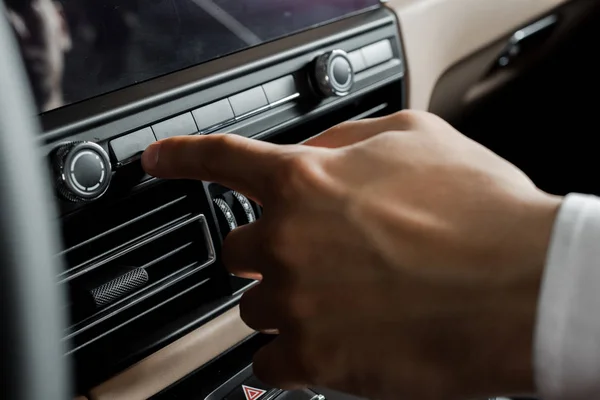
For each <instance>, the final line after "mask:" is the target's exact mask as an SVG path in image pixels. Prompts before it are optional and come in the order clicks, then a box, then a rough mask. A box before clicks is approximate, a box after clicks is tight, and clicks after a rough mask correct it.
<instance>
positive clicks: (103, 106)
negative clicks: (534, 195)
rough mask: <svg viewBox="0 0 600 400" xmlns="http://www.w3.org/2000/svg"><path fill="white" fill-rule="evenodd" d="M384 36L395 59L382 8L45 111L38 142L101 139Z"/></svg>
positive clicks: (390, 18)
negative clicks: (146, 81) (334, 51)
mask: <svg viewBox="0 0 600 400" xmlns="http://www.w3.org/2000/svg"><path fill="white" fill-rule="evenodd" d="M386 38H389V39H391V40H392V44H393V47H394V51H395V56H396V57H399V58H401V56H402V54H401V52H400V41H399V39H398V26H397V23H396V18H395V16H394V14H393V13H392V12H391V11H390V10H387V9H385V8H382V9H379V10H376V11H372V12H369V13H366V14H362V15H358V16H355V17H352V18H349V19H346V20H342V21H339V22H336V23H333V24H331V25H327V26H324V27H321V28H317V29H314V30H311V31H307V32H304V33H302V34H299V35H296V36H292V37H289V38H285V39H282V40H280V41H276V42H272V43H268V44H266V45H263V46H259V47H256V48H253V49H250V50H248V51H246V52H244V53H240V54H234V55H232V56H229V57H224V58H222V59H219V60H215V61H212V62H210V63H207V64H204V65H202V66H199V67H195V68H190V69H188V70H185V71H182V72H180V73H175V74H172V75H169V76H165V77H162V78H158V79H155V80H153V81H151V82H148V83H144V84H140V85H137V86H134V87H131V88H128V89H124V90H121V91H118V92H115V93H111V94H108V95H105V96H101V97H99V98H95V99H91V100H89V101H86V102H83V103H80V104H75V105H72V106H68V107H65V108H64V109H60V110H56V111H54V112H50V113H48V114H45V115H43V116H42V123H43V125H44V127H45V130H46V131H47V133H46V135H44V136H43V137H42V138H41V140H43V141H44V142H45V143H51V142H53V141H55V140H59V139H61V138H65V137H66V136H71V137H73V135H75V136H74V137H75V138H77V139H79V140H94V141H103V140H107V139H109V138H111V137H114V136H115V135H119V134H120V133H121V134H124V133H127V132H129V131H133V130H137V129H139V128H141V127H143V126H147V125H150V124H153V123H155V122H156V121H160V120H163V119H166V118H169V117H171V116H174V115H178V114H180V113H181V112H183V111H188V110H192V109H195V108H198V107H200V106H202V105H205V104H209V103H211V102H213V101H216V100H219V99H222V98H225V97H228V96H231V95H233V94H235V93H239V92H240V91H243V90H245V89H250V88H253V87H256V86H258V85H262V84H265V83H267V82H269V81H271V80H273V79H277V78H279V77H282V76H285V75H289V74H296V73H298V71H303V70H304V69H305V67H306V66H307V65H308V64H309V63H310V62H311V61H312V60H313V59H314V58H315V57H316V56H317V55H318V54H320V53H322V52H324V51H328V50H333V49H336V48H341V49H344V50H346V51H353V50H355V49H358V48H361V47H363V46H366V45H369V44H372V43H375V42H377V41H380V40H383V39H386Z"/></svg>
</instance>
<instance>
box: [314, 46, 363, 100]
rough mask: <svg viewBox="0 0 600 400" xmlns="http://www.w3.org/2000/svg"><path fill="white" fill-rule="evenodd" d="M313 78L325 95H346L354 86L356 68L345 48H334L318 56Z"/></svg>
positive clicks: (321, 92)
mask: <svg viewBox="0 0 600 400" xmlns="http://www.w3.org/2000/svg"><path fill="white" fill-rule="evenodd" d="M313 79H314V83H315V86H316V87H317V89H318V91H319V92H320V94H322V95H323V96H326V97H332V96H345V95H347V94H348V93H350V91H351V90H352V87H353V86H354V68H353V67H352V63H351V62H350V58H349V57H348V54H347V53H346V52H345V51H343V50H334V51H330V52H328V53H325V54H322V55H320V56H319V57H317V59H316V60H315V63H314V72H313Z"/></svg>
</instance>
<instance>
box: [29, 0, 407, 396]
mask: <svg viewBox="0 0 600 400" xmlns="http://www.w3.org/2000/svg"><path fill="white" fill-rule="evenodd" d="M134 3H135V4H137V2H131V4H134ZM156 3H157V4H160V5H163V3H167V2H160V1H159V2H156ZM192 3H198V4H204V3H207V2H203V1H200V0H198V1H192ZM215 3H216V4H217V5H219V7H216V8H215V7H212V6H211V7H205V8H203V12H205V13H208V14H210V13H211V12H212V13H214V14H210V16H211V18H212V19H214V20H217V21H218V22H219V24H220V25H219V26H227V27H228V29H229V30H231V31H233V32H238V33H239V35H238V36H240V37H242V38H245V40H246V41H247V43H246V44H245V45H244V46H239V49H235V51H230V50H232V49H227V51H221V53H219V54H220V55H219V56H214V55H211V56H210V57H207V58H210V60H207V61H202V63H199V64H198V65H192V66H188V67H185V68H179V69H178V70H176V71H175V72H168V73H163V74H162V75H161V74H158V73H156V72H153V75H152V76H151V77H150V76H149V77H146V78H147V79H145V80H144V79H142V78H141V77H139V76H135V73H134V72H135V68H133V69H130V70H128V73H127V74H125V73H123V71H124V70H123V68H121V69H118V71H121V72H120V73H119V74H117V78H118V79H117V81H118V80H119V79H121V80H126V79H129V80H130V81H131V82H129V81H128V82H127V83H128V85H127V87H125V88H116V89H114V88H111V87H109V86H106V85H105V86H102V87H101V85H100V82H101V79H100V78H97V79H96V80H94V82H93V83H94V84H93V85H92V84H90V82H91V81H90V80H85V79H83V78H82V77H84V76H86V75H85V74H84V72H85V70H86V69H89V71H90V72H89V73H90V74H94V76H96V77H103V76H105V75H106V76H110V74H111V73H113V74H114V70H111V69H110V68H100V69H99V68H98V65H97V64H94V63H91V64H89V65H88V64H86V65H85V66H82V63H83V64H85V61H86V60H92V59H93V57H92V56H89V57H88V58H85V57H82V58H78V59H77V62H72V63H71V64H69V63H67V64H66V65H65V66H64V67H63V69H64V77H65V78H63V87H64V88H66V89H65V90H64V93H63V94H70V98H67V97H66V96H63V98H62V99H61V100H62V103H61V104H60V105H59V106H58V107H55V106H52V102H51V101H49V100H48V99H49V96H46V97H44V96H42V99H40V98H38V104H39V106H40V111H41V114H40V120H41V123H42V126H43V130H44V134H43V135H42V136H41V137H39V144H40V147H41V148H42V149H43V151H44V153H45V154H46V155H47V157H48V179H51V180H52V181H53V183H54V185H55V188H56V207H57V209H58V210H59V214H60V221H59V223H60V227H61V229H62V235H63V237H62V239H63V248H62V251H61V253H60V254H58V255H57V256H60V257H61V258H62V259H63V260H64V270H63V272H62V273H61V274H60V275H59V276H57V277H56V280H57V284H59V285H62V286H63V287H64V288H65V289H66V290H67V291H68V293H69V294H70V296H69V299H70V301H69V303H68V304H66V305H65V310H66V311H67V312H68V314H69V315H70V326H69V327H68V329H67V330H66V331H65V332H64V340H65V341H66V342H67V344H68V347H69V349H70V350H69V352H68V354H67V355H66V356H68V357H71V358H72V359H73V361H74V375H75V377H76V381H77V385H78V388H77V389H78V391H79V393H81V394H88V395H89V394H90V393H95V392H94V388H95V387H97V386H98V385H101V384H102V383H103V382H105V381H107V380H109V379H111V377H114V376H116V375H118V374H119V373H121V372H123V371H126V370H128V369H129V368H130V367H131V366H133V365H136V364H137V363H139V362H140V361H142V360H144V359H147V358H148V357H149V356H151V355H152V354H154V353H156V352H157V351H159V350H161V349H164V348H165V347H168V346H171V345H173V344H174V343H177V342H178V341H180V340H184V339H185V338H186V337H189V335H190V334H192V333H193V332H195V331H196V330H197V329H199V328H201V327H203V326H207V325H208V324H210V323H211V322H212V321H215V320H217V319H218V318H219V317H222V316H223V315H225V314H226V313H228V312H230V311H231V310H232V309H234V307H235V306H236V305H237V302H238V301H239V299H240V297H241V295H242V294H243V293H244V291H245V290H247V289H248V288H250V287H251V286H252V285H254V284H255V282H252V281H249V280H245V279H240V278H236V277H233V276H230V275H229V274H228V273H227V272H226V271H225V269H224V268H223V266H222V265H221V263H220V252H221V244H222V242H223V240H224V238H225V237H226V235H227V234H228V233H229V232H230V231H232V230H233V229H236V228H237V227H239V226H242V225H245V224H250V223H253V222H254V221H255V220H257V219H259V218H260V216H261V208H260V207H259V206H258V205H257V204H255V203H253V202H252V201H250V200H249V199H247V198H246V197H244V196H243V195H241V194H239V193H236V192H233V191H231V190H229V189H228V188H225V187H222V186H220V185H218V184H214V183H208V182H195V181H161V180H157V179H154V178H151V177H150V176H147V175H146V174H145V173H144V172H143V171H142V168H141V165H140V155H141V153H142V152H143V150H144V149H145V148H146V147H147V146H148V145H150V144H151V143H153V142H155V141H157V140H161V139H165V138H168V137H173V136H182V135H210V134H213V133H215V132H227V133H229V134H235V135H242V136H245V137H249V138H253V139H256V140H265V141H269V142H273V143H280V144H291V143H301V142H303V141H304V140H306V139H308V138H310V137H312V136H314V135H317V134H319V133H320V132H322V131H324V130H326V129H328V128H330V127H332V126H334V125H336V124H338V123H341V122H344V121H349V120H358V119H363V118H367V117H377V116H382V115H386V114H389V113H392V112H395V111H398V110H400V109H402V108H403V107H404V98H405V86H404V77H405V63H404V59H403V54H402V46H401V39H400V37H399V28H398V22H397V20H396V18H395V15H394V14H393V13H392V12H391V11H390V10H388V9H387V8H385V7H382V6H380V5H378V4H372V5H369V4H367V3H369V2H368V1H367V2H363V3H365V4H363V6H362V7H359V9H357V10H354V11H353V12H349V13H344V16H343V18H340V17H339V16H338V17H337V18H331V19H330V20H327V21H326V22H323V23H316V22H315V21H313V22H315V23H313V22H311V24H309V25H310V26H307V27H304V26H303V25H302V26H301V25H299V26H298V29H296V30H295V31H294V32H293V33H290V34H286V35H276V34H273V35H272V36H268V35H266V34H263V37H266V38H267V39H268V40H260V41H256V40H255V41H254V42H253V35H254V36H259V37H260V33H256V32H257V30H256V29H254V30H252V29H249V32H246V33H244V32H245V31H244V29H243V28H244V26H241V27H240V26H237V25H236V23H235V21H236V20H238V21H239V20H240V19H241V18H240V17H239V16H238V18H237V19H236V18H234V17H236V15H235V12H233V11H230V12H229V13H226V14H227V15H229V17H227V16H226V15H224V14H222V13H219V10H221V11H223V10H225V11H227V4H230V3H228V2H225V1H224V2H215ZM219 3H221V4H219ZM258 3H260V2H257V4H258ZM335 3H336V2H335V1H334V2H332V4H335ZM371 3H377V2H376V1H375V2H371ZM127 4H130V3H127ZM68 5H69V2H66V5H65V7H67V6H68ZM236 10H237V9H236ZM67 11H68V13H67V15H75V14H76V13H77V12H81V10H78V9H76V7H72V9H70V10H67ZM105 11H106V10H104V11H103V10H99V11H98V12H105ZM359 11H360V12H359ZM143 12H146V11H139V13H142V17H143ZM69 13H71V14H69ZM77 15H79V14H77ZM148 18H149V17H148ZM182 18H183V17H182ZM228 18H229V19H228ZM80 20H81V19H80ZM124 21H125V22H126V21H127V19H126V18H125V19H124V20H123V21H121V22H124ZM292 21H296V22H298V21H297V20H295V19H293V18H292ZM269 24H270V22H269V20H265V21H264V22H263V23H262V25H260V26H265V25H269ZM248 25H251V24H246V28H247V27H248ZM111 26H112V28H111V29H114V30H119V29H121V25H119V24H116V22H115V23H114V24H113V25H111ZM181 26H182V25H181V24H180V25H179V28H180V29H183V28H181ZM179 28H178V29H179ZM160 29H164V27H158V28H157V30H160ZM207 29H208V28H207ZM211 29H212V28H211ZM82 32H85V30H82ZM124 32H126V31H124ZM211 32H213V35H212V36H211V37H210V40H209V41H208V42H209V43H208V46H209V47H210V46H215V47H218V46H222V44H223V43H222V42H223V41H224V39H223V37H222V36H219V35H220V34H218V32H217V31H215V29H212V30H211ZM96 35H97V36H96V37H95V40H96V41H100V42H99V43H101V44H102V43H104V42H102V40H104V41H107V43H108V44H106V46H112V47H111V49H112V50H111V52H110V54H113V53H114V54H117V53H118V52H123V51H125V50H123V49H121V48H120V47H119V43H117V42H110V41H108V39H107V38H102V37H101V35H100V36H98V35H99V33H98V32H96ZM185 35H186V31H185V30H183V31H182V32H181V33H180V35H179V36H178V37H177V38H176V40H183V41H185V40H186V36H185ZM190 35H192V34H191V33H190ZM192 36H193V35H192ZM120 37H122V38H123V39H122V40H124V41H125V40H129V41H133V42H131V43H134V42H135V38H129V37H128V36H126V35H125V34H124V33H123V34H122V35H121V36H120ZM271 37H273V39H271ZM126 38H127V39H126ZM72 40H75V39H72ZM174 40H175V39H174ZM190 40H192V39H190ZM194 40H195V39H194ZM111 43H112V44H111ZM186 43H188V42H186ZM194 43H195V45H197V46H198V47H201V44H200V43H196V42H194ZM248 43H252V45H250V44H248ZM188 44H189V43H188ZM166 46H167V49H168V48H169V45H168V44H167V45H166ZM99 48H100V49H102V47H99ZM181 48H182V47H178V45H177V44H176V43H175V42H173V53H175V55H174V56H173V57H176V56H177V55H176V53H177V52H176V51H175V50H177V49H181ZM136 49H137V48H136ZM190 49H192V50H193V49H194V46H191V47H190V48H187V50H186V51H192V50H190ZM211 49H212V47H211ZM71 51H74V52H76V51H78V50H77V47H76V46H74V47H73V50H71ZM136 51H137V50H136ZM165 51H166V50H165ZM215 51H216V50H215ZM114 54H113V55H114ZM122 54H127V57H134V56H135V54H131V53H129V52H128V53H122ZM136 54H137V53H136ZM138 57H141V56H139V55H138ZM157 57H160V54H159V55H157ZM184 58H185V57H184ZM134 61H135V60H134ZM150 61H152V60H150ZM150 61H148V60H147V62H148V63H150ZM163 61H164V60H163ZM119 62H124V61H123V60H121V59H118V58H115V59H114V60H112V61H111V62H110V63H109V64H106V65H109V66H112V67H115V68H116V65H118V63H119ZM129 62H131V60H130V61H129ZM135 62H138V61H135ZM77 63H79V64H77ZM165 63H168V60H167V61H165ZM106 65H105V66H106ZM77 68H79V69H77ZM77 71H79V72H77ZM82 71H84V72H82ZM132 71H133V72H132ZM138 72H139V71H138ZM32 74H33V73H31V74H30V76H33V75H32ZM69 74H72V75H69ZM78 74H79V75H78ZM142 75H143V74H142ZM32 79H33V78H32ZM107 81H108V79H106V80H104V81H102V82H107ZM123 83H124V82H121V83H120V85H121V86H123ZM129 83H133V85H131V84H129ZM86 85H87V86H86ZM115 85H116V84H115ZM34 86H35V85H34ZM86 88H87V89H86ZM84 89H85V90H88V91H89V92H90V94H93V95H94V97H91V98H90V96H88V97H87V98H83V96H82V95H81V93H82V92H85V90H84ZM34 92H36V90H35V87H34ZM268 340H269V337H267V336H264V335H261V334H253V333H250V334H248V335H246V336H244V338H243V340H240V341H238V343H235V345H234V346H233V347H231V348H227V349H224V350H223V351H222V352H220V353H219V354H218V355H217V356H216V357H213V358H211V359H210V361H209V362H208V363H206V364H204V365H202V366H201V368H199V369H196V370H195V371H190V372H191V373H190V374H188V375H187V376H186V377H184V378H183V379H178V380H177V381H176V382H173V383H172V384H170V385H166V387H164V388H161V390H160V391H159V392H158V393H156V395H155V398H158V399H180V398H186V399H192V398H193V399H196V398H197V399H210V400H217V399H222V398H227V399H233V398H239V399H242V400H243V399H244V398H245V399H246V400H257V399H258V398H261V399H265V400H266V399H268V398H275V397H278V396H279V397H278V398H282V397H281V396H282V395H283V396H284V397H289V396H292V397H294V396H296V398H299V399H303V398H306V399H313V400H316V399H320V398H322V397H323V396H324V395H323V394H322V393H321V392H320V391H319V390H318V389H314V390H311V391H306V392H302V393H295V392H292V393H291V394H285V393H283V394H282V392H281V391H278V390H277V389H274V388H267V387H263V386H261V385H262V384H261V383H260V382H256V381H253V378H252V373H251V366H250V365H251V359H252V354H253V353H254V352H255V351H256V349H258V348H259V347H260V346H262V345H263V344H265V343H267V341H268ZM206 346H208V347H210V346H211V344H210V343H206ZM248 388H250V389H248ZM90 397H91V398H103V397H102V396H100V395H97V396H93V395H90ZM104 398H109V397H104ZM114 398H119V397H118V396H117V397H114Z"/></svg>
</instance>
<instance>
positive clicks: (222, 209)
mask: <svg viewBox="0 0 600 400" xmlns="http://www.w3.org/2000/svg"><path fill="white" fill-rule="evenodd" d="M213 202H214V203H215V205H216V206H217V208H216V209H215V211H216V212H217V221H218V222H219V229H221V234H222V235H223V237H225V236H227V235H228V234H229V233H230V232H232V231H233V230H234V229H236V228H237V227H238V223H237V220H236V219H235V215H234V214H233V211H232V210H231V207H229V204H227V202H226V201H225V200H223V199H220V198H217V199H213Z"/></svg>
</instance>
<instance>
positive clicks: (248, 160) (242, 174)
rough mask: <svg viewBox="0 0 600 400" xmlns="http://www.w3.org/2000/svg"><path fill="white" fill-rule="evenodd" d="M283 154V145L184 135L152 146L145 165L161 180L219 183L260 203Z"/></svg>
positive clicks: (144, 156) (243, 139) (235, 136)
mask: <svg viewBox="0 0 600 400" xmlns="http://www.w3.org/2000/svg"><path fill="white" fill-rule="evenodd" d="M281 152H282V149H281V147H280V146H277V145H274V144H271V143H266V142H262V141H258V140H253V139H247V138H244V137H241V136H238V135H232V134H229V135H209V136H182V137H174V138H170V139H165V140H162V141H159V142H156V143H154V144H152V145H150V146H149V147H148V148H147V149H146V151H145V152H144V154H143V155H142V165H143V167H144V170H145V171H146V172H147V173H148V174H150V175H153V176H156V177H158V178H167V179H197V180H202V181H208V182H216V183H220V184H222V185H224V186H226V187H228V188H230V189H233V190H237V191H239V192H242V193H244V194H246V195H248V196H251V197H253V198H255V199H257V200H260V199H261V198H262V197H263V196H264V194H265V191H266V185H267V183H268V182H269V177H270V174H271V173H272V172H273V171H275V170H276V169H275V162H276V159H277V158H278V157H277V156H278V155H279V154H280V153H281Z"/></svg>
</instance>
